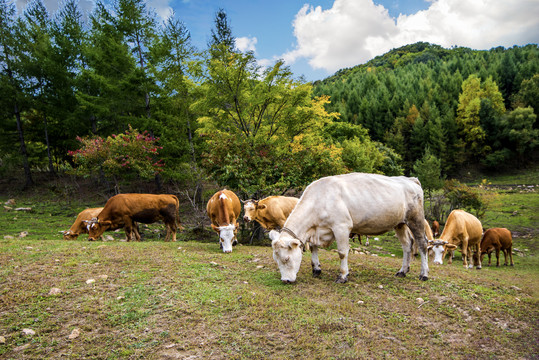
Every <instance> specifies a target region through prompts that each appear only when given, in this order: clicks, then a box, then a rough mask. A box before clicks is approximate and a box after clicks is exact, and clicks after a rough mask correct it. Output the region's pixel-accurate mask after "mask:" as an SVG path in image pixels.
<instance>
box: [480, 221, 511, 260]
mask: <svg viewBox="0 0 539 360" xmlns="http://www.w3.org/2000/svg"><path fill="white" fill-rule="evenodd" d="M512 248H513V237H512V236H511V231H509V230H507V229H506V228H492V229H488V230H487V231H485V233H484V234H483V239H481V261H483V256H485V254H487V255H488V266H490V255H491V254H492V252H493V251H496V266H498V267H499V266H500V250H502V251H503V257H504V259H505V264H504V265H505V266H507V257H508V256H509V257H510V258H511V266H514V264H513V252H512ZM508 254H509V255H508Z"/></svg>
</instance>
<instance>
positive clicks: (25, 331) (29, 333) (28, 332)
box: [22, 329, 36, 336]
mask: <svg viewBox="0 0 539 360" xmlns="http://www.w3.org/2000/svg"><path fill="white" fill-rule="evenodd" d="M22 334H23V335H25V336H32V335H35V334H36V332H35V331H34V330H32V329H22Z"/></svg>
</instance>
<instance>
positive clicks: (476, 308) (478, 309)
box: [473, 306, 481, 311]
mask: <svg viewBox="0 0 539 360" xmlns="http://www.w3.org/2000/svg"><path fill="white" fill-rule="evenodd" d="M473 309H474V310H475V311H481V309H480V308H479V307H478V306H476V307H474V308H473Z"/></svg>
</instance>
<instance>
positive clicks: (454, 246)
mask: <svg viewBox="0 0 539 360" xmlns="http://www.w3.org/2000/svg"><path fill="white" fill-rule="evenodd" d="M445 247H446V248H448V249H449V250H453V249H456V248H457V245H455V244H446V245H445Z"/></svg>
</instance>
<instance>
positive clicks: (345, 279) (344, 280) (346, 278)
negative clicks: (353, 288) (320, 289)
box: [335, 276, 348, 284]
mask: <svg viewBox="0 0 539 360" xmlns="http://www.w3.org/2000/svg"><path fill="white" fill-rule="evenodd" d="M347 281H348V276H347V277H345V278H343V277H341V276H337V280H335V282H336V283H337V284H344V283H346V282H347Z"/></svg>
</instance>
